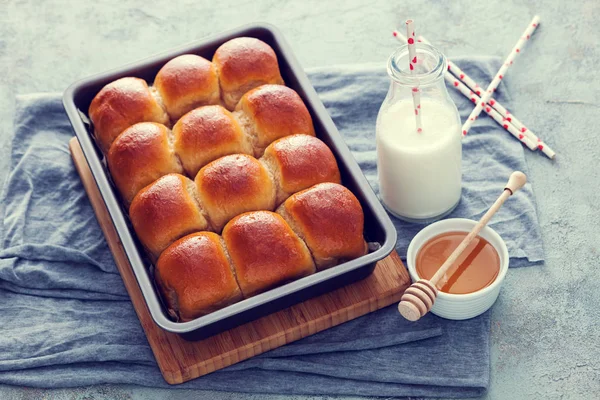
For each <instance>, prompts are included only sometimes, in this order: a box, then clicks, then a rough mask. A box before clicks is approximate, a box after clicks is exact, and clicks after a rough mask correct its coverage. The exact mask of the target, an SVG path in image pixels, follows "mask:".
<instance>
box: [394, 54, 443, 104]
mask: <svg viewBox="0 0 600 400" xmlns="http://www.w3.org/2000/svg"><path fill="white" fill-rule="evenodd" d="M416 51H417V64H416V66H415V69H414V71H410V69H409V64H410V62H409V54H408V45H404V46H401V47H399V48H398V49H397V50H396V51H395V52H394V53H393V54H392V55H391V56H390V58H389V60H388V65H387V71H388V75H389V76H390V78H391V86H390V92H389V93H388V97H389V100H392V101H395V100H400V99H404V98H407V97H411V98H412V89H413V88H415V87H418V88H419V90H420V92H421V98H422V99H423V98H432V99H435V100H437V101H440V102H446V101H451V100H450V96H449V95H448V91H447V90H446V85H445V83H444V73H445V72H446V70H447V68H448V62H447V60H446V57H445V56H444V55H443V54H442V53H441V52H440V51H438V50H437V49H436V48H435V47H433V46H430V45H427V44H424V43H417V44H416Z"/></svg>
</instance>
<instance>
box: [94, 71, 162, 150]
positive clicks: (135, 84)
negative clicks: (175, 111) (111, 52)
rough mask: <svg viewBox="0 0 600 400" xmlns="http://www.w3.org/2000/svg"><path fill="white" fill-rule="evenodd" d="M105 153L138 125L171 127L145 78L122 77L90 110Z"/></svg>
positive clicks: (104, 89)
mask: <svg viewBox="0 0 600 400" xmlns="http://www.w3.org/2000/svg"><path fill="white" fill-rule="evenodd" d="M89 116H90V119H91V120H92V122H93V123H94V135H95V136H96V141H97V142H98V145H99V146H100V149H101V150H102V152H103V153H105V154H106V153H107V152H108V150H109V149H110V145H111V144H112V142H113V141H114V140H115V138H116V137H117V136H119V134H120V133H121V132H123V131H124V130H125V129H127V128H129V127H130V126H131V125H134V124H136V123H138V122H158V123H161V124H169V117H168V115H167V113H166V111H165V110H164V109H163V107H162V105H161V104H160V103H159V101H158V100H157V98H156V97H155V96H154V93H153V92H152V91H151V89H150V88H149V87H148V84H147V83H146V81H144V80H143V79H139V78H131V77H128V78H121V79H118V80H116V81H114V82H111V83H109V84H108V85H106V86H104V87H103V88H102V90H100V92H98V94H97V95H96V97H94V99H93V100H92V103H91V104H90V108H89Z"/></svg>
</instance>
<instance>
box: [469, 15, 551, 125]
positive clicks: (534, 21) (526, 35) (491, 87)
mask: <svg viewBox="0 0 600 400" xmlns="http://www.w3.org/2000/svg"><path fill="white" fill-rule="evenodd" d="M539 23H540V17H538V16H537V15H536V16H535V17H533V19H532V20H531V22H530V23H529V25H528V26H527V29H525V32H523V35H522V36H521V38H519V41H518V42H517V44H516V45H515V47H513V49H512V51H511V52H510V54H509V55H508V57H507V58H506V60H504V64H502V67H500V70H499V71H498V72H497V73H496V76H494V79H493V80H492V82H491V83H490V84H489V86H488V87H487V89H486V91H485V92H484V93H482V96H481V101H479V102H477V104H476V105H475V108H474V109H473V111H471V115H469V117H468V118H467V120H466V121H465V123H464V124H463V127H462V134H463V136H464V135H466V134H467V133H469V130H470V129H471V127H472V126H473V124H474V123H475V120H476V119H477V117H478V116H479V114H480V113H481V110H483V108H484V107H485V105H486V103H487V102H488V101H490V99H491V98H492V95H493V93H494V92H495V91H496V88H497V87H498V85H500V82H501V81H502V78H504V75H506V71H507V70H508V67H510V66H511V65H512V63H513V61H514V59H515V57H516V56H517V54H519V53H520V52H521V49H522V48H523V45H524V44H525V42H527V41H528V40H529V38H530V37H531V35H532V34H533V32H534V31H535V30H536V29H537V27H538V25H539Z"/></svg>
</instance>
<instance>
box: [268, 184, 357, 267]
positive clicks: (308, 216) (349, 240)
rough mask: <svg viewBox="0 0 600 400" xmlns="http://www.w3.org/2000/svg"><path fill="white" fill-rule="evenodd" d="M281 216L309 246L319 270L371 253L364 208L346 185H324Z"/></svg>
mask: <svg viewBox="0 0 600 400" xmlns="http://www.w3.org/2000/svg"><path fill="white" fill-rule="evenodd" d="M277 212H278V213H279V214H280V215H281V216H283V218H284V219H285V220H286V221H287V223H288V224H289V225H290V226H291V227H292V229H293V230H294V232H296V233H297V234H298V236H300V237H301V238H302V239H303V240H304V241H305V242H306V244H307V245H308V248H309V249H310V251H311V253H312V256H313V258H314V260H315V264H316V265H317V268H318V269H319V270H322V269H325V268H329V267H332V266H334V265H336V264H338V263H339V262H340V261H344V260H349V259H353V258H357V257H360V256H362V255H364V254H366V252H367V243H366V242H365V240H364V238H363V227H364V215H363V210H362V207H361V206H360V203H359V201H358V199H357V198H356V197H355V196H354V195H353V194H352V192H350V191H349V190H348V189H346V188H345V187H344V186H342V185H338V184H336V183H320V184H318V185H315V186H313V187H311V188H310V189H306V190H303V191H301V192H298V193H296V194H294V195H292V196H291V197H290V198H288V199H287V200H286V201H285V202H284V203H283V204H282V205H281V206H280V207H279V208H278V209H277Z"/></svg>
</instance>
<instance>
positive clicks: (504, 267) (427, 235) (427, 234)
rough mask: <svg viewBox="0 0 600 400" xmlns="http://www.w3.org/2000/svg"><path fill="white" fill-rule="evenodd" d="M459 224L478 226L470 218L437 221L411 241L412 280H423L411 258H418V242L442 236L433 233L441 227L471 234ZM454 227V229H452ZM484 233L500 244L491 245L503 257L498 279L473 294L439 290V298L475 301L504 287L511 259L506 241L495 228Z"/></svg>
mask: <svg viewBox="0 0 600 400" xmlns="http://www.w3.org/2000/svg"><path fill="white" fill-rule="evenodd" d="M459 224H468V225H470V229H471V228H472V227H473V226H475V225H476V224H477V221H474V220H472V219H468V218H448V219H443V220H440V221H436V222H434V223H432V224H430V225H428V226H426V227H425V228H423V229H421V230H420V231H419V233H417V234H416V235H415V236H414V237H413V238H412V240H411V241H410V244H409V245H408V250H407V252H406V264H407V268H408V272H409V274H410V275H411V278H413V279H414V278H417V280H418V279H422V278H421V277H420V276H419V274H418V273H417V270H416V265H415V263H414V262H413V261H412V257H410V255H411V254H414V256H415V258H416V254H417V252H418V250H420V247H419V248H415V247H416V246H417V244H416V242H417V241H418V240H421V239H423V244H425V243H426V242H427V241H428V240H429V239H431V238H433V237H435V236H437V235H439V234H441V232H437V233H432V232H433V231H435V230H436V229H437V228H439V226H440V225H448V229H444V232H452V231H454V232H456V231H458V232H469V231H470V229H464V228H461V227H459V226H458V225H459ZM452 227H454V228H452ZM481 232H482V233H485V234H486V235H489V236H491V237H492V238H493V239H494V240H495V241H496V242H497V244H498V246H497V245H496V243H492V242H491V241H490V244H491V245H492V246H493V247H494V249H495V250H496V251H497V252H498V255H499V256H500V257H501V262H500V272H499V273H498V276H496V279H494V281H493V282H492V283H491V284H490V285H488V286H486V287H484V288H482V289H479V290H477V291H475V292H472V293H464V294H456V293H446V292H442V291H441V290H439V289H438V294H437V297H438V299H439V298H442V299H447V300H456V301H467V300H473V299H476V298H480V297H485V296H487V295H490V294H492V293H494V291H496V290H497V289H498V288H499V286H501V285H502V282H503V281H504V277H505V276H506V273H507V272H508V267H509V263H510V258H509V254H508V248H507V247H506V242H505V241H504V239H502V237H501V236H500V234H498V232H496V231H495V230H494V229H493V228H491V227H490V226H487V225H486V226H485V227H484V228H483V229H482V230H481Z"/></svg>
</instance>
